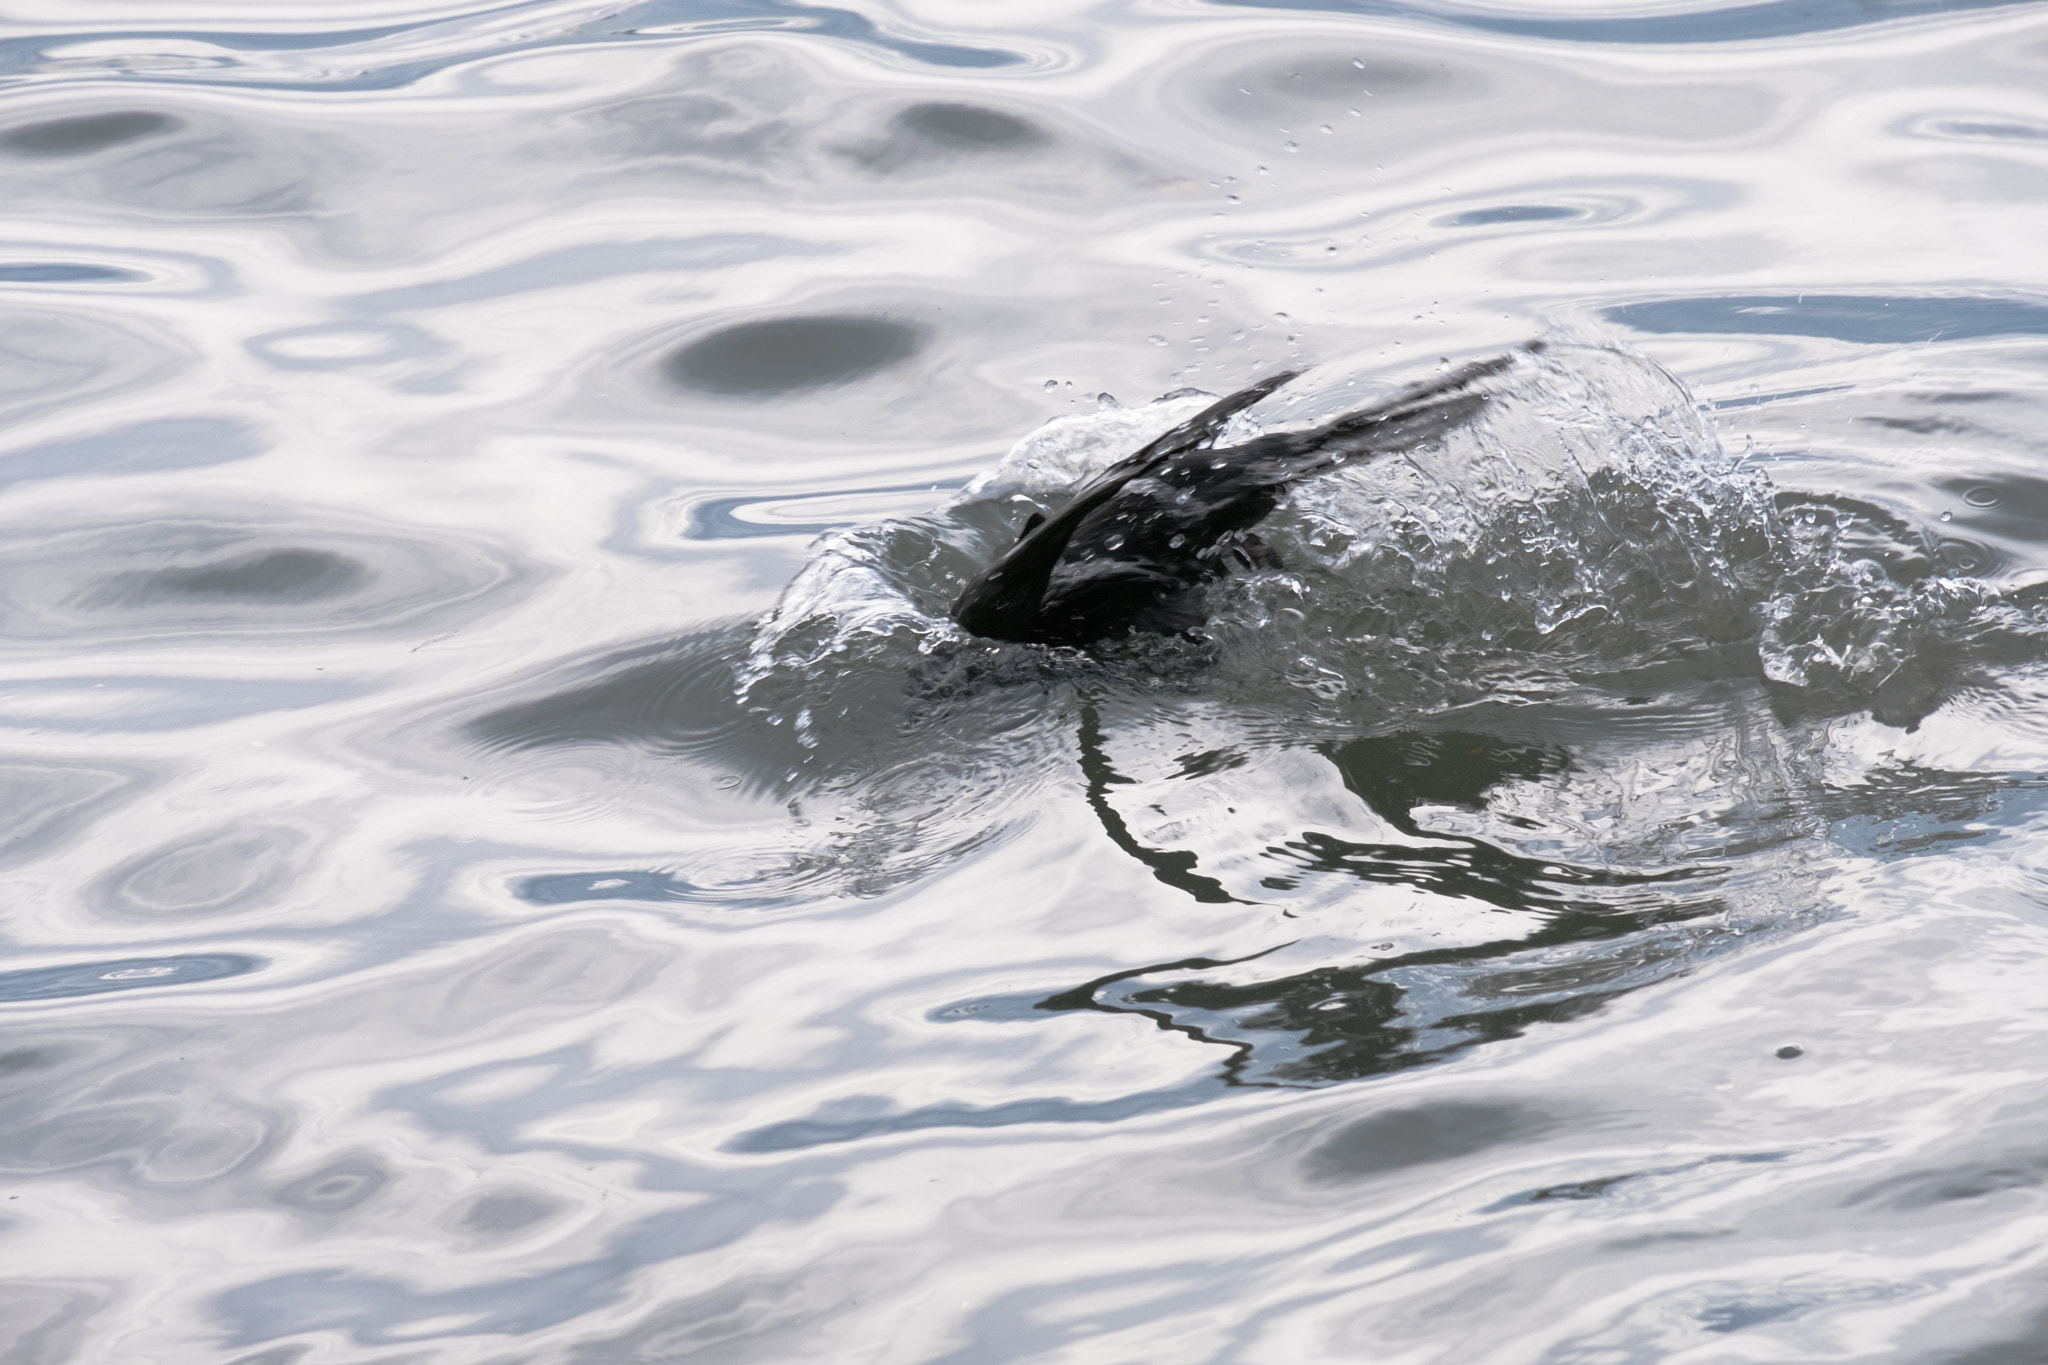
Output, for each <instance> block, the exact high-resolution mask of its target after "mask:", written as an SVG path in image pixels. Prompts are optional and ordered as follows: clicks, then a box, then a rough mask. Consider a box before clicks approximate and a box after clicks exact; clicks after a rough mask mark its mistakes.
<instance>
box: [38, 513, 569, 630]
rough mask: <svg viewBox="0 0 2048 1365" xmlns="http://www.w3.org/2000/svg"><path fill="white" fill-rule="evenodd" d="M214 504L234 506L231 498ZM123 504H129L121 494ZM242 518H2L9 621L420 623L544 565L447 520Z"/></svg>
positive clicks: (465, 607)
mask: <svg viewBox="0 0 2048 1365" xmlns="http://www.w3.org/2000/svg"><path fill="white" fill-rule="evenodd" d="M211 505H212V507H213V508H214V509H215V510H216V511H218V512H221V513H228V512H229V511H230V509H229V508H226V507H224V506H222V504H221V501H220V500H219V499H214V500H212V504H211ZM117 508H118V505H117ZM235 510H239V511H240V512H241V515H240V516H239V517H234V518H233V519H229V518H228V517H226V516H223V517H221V518H220V519H200V518H198V517H182V516H177V515H175V514H173V513H172V512H171V510H170V509H169V508H165V507H161V506H159V507H157V508H155V509H153V511H154V515H150V514H149V512H147V511H143V510H139V509H138V510H137V511H135V512H131V513H129V514H128V515H127V516H126V517H120V516H119V511H118V510H116V511H114V512H112V513H109V515H113V516H116V517H117V518H118V519H116V520H112V521H106V522H98V523H87V524H83V525H79V524H72V525H68V526H67V525H60V526H56V527H51V526H48V525H43V524H37V523H34V522H31V521H27V520H17V521H16V522H15V523H13V524H11V525H8V526H5V527H0V622H4V625H5V632H4V634H5V637H6V638H7V639H8V640H11V641H12V642H13V643H14V644H15V645H16V646H17V647H25V646H26V643H27V642H28V641H30V640H36V639H40V640H44V641H48V640H54V639H64V640H67V641H81V640H85V639H97V640H100V641H103V642H110V641H121V642H127V643H133V642H138V641H156V640H162V639H165V638H168V637H170V636H173V635H178V636H183V637H185V638H188V639H190V638H198V637H206V638H211V639H221V638H224V637H226V638H236V639H240V640H245V641H248V642H251V643H264V644H271V645H278V644H282V643H284V642H285V641H286V640H287V639H291V638H296V639H299V640H303V639H306V638H309V637H314V636H334V635H341V634H359V633H380V634H386V635H397V634H405V633H412V632H417V634H416V635H414V638H413V639H412V641H411V643H412V644H414V645H418V644H420V643H422V642H423V640H425V639H430V638H432V636H433V633H434V631H435V630H436V628H437V627H438V628H445V627H446V626H448V625H451V624H455V623H457V622H466V621H468V620H471V619H474V618H475V617H476V616H479V615H481V614H484V613H486V612H489V611H492V610H495V609H497V608H499V607H502V606H504V605H506V604H508V603H509V602H510V601H511V600H513V599H515V598H517V597H518V596H519V595H520V593H521V591H522V590H523V588H524V587H525V585H526V584H527V583H528V582H529V581H530V580H531V579H532V577H533V576H534V570H533V568H532V567H531V566H529V565H525V564H522V563H520V562H518V561H515V560H512V559H510V558H509V557H508V556H507V555H506V554H505V553H504V552H503V551H502V549H501V548H500V547H499V546H497V545H494V544H490V543H479V542H476V541H473V540H469V539H468V538H466V537H463V536H461V535H459V534H455V533H450V532H446V531H441V532H429V531H427V530H425V529H424V528H422V529H421V530H420V531H419V533H418V534H415V535H407V534H405V533H403V532H402V531H398V530H394V529H393V526H392V523H391V522H390V521H389V520H388V519H387V520H384V521H380V522H370V521H367V520H365V519H362V518H359V517H357V516H355V515H353V514H337V513H327V514H324V515H321V516H319V518H318V519H317V520H315V519H314V518H313V517H312V516H311V515H309V514H308V513H307V511H306V509H301V508H289V509H279V508H277V507H271V506H256V507H249V508H246V509H235Z"/></svg>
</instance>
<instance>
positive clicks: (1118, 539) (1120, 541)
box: [1102, 533, 1124, 554]
mask: <svg viewBox="0 0 2048 1365" xmlns="http://www.w3.org/2000/svg"><path fill="white" fill-rule="evenodd" d="M1123 547H1124V538H1123V535H1122V534H1121V533H1118V534H1116V535H1113V536H1111V537H1110V538H1109V539H1108V540H1105V541H1103V542H1102V548H1103V549H1105V550H1107V551H1109V552H1110V553H1111V554H1115V553H1116V552H1117V551H1118V550H1121V549H1123Z"/></svg>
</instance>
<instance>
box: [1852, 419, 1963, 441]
mask: <svg viewBox="0 0 2048 1365" xmlns="http://www.w3.org/2000/svg"><path fill="white" fill-rule="evenodd" d="M1856 420H1857V421H1859V422H1867V423H1868V424H1870V425H1871V426H1874V427H1885V428H1887V429H1888V430H1891V431H1904V432H1909V433H1911V434H1912V435H1915V436H1961V435H1965V434H1967V433H1969V432H1971V431H1974V430H1977V428H1976V427H1975V425H1974V424H1972V423H1970V422H1965V421H1963V420H1961V419H1960V418H1956V417H1858V418H1857V419H1856Z"/></svg>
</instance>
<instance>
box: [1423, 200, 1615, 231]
mask: <svg viewBox="0 0 2048 1365" xmlns="http://www.w3.org/2000/svg"><path fill="white" fill-rule="evenodd" d="M1583 217H1585V214H1584V212H1583V211H1582V210H1579V209H1573V208H1566V207H1565V206H1564V205H1562V204H1503V205H1502V206H1501V207H1499V208H1492V209H1468V210H1466V211H1465V212H1463V213H1452V214H1447V215H1445V216H1444V217H1442V218H1438V219H1434V220H1433V221H1432V222H1431V224H1430V226H1432V227H1442V228H1470V227H1490V226H1492V225H1493V224H1495V223H1549V222H1556V221H1557V220H1559V219H1564V218H1583Z"/></svg>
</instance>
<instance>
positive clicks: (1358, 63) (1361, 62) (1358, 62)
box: [1351, 57, 1365, 71]
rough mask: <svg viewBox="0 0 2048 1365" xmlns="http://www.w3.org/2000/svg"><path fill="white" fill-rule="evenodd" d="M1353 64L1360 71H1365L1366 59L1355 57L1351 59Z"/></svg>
mask: <svg viewBox="0 0 2048 1365" xmlns="http://www.w3.org/2000/svg"><path fill="white" fill-rule="evenodd" d="M1351 64H1352V65H1353V66H1355V67H1357V68H1358V69H1359V70H1360V71H1363V70H1365V58H1363V57H1353V58H1352V59H1351Z"/></svg>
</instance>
